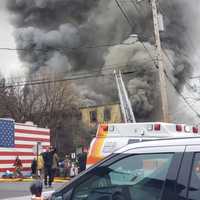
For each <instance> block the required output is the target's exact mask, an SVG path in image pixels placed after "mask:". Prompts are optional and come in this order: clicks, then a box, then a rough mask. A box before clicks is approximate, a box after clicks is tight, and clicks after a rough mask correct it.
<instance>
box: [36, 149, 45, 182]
mask: <svg viewBox="0 0 200 200" xmlns="http://www.w3.org/2000/svg"><path fill="white" fill-rule="evenodd" d="M37 170H38V175H39V177H40V178H41V179H43V178H44V159H43V153H41V154H40V155H39V156H38V160H37Z"/></svg>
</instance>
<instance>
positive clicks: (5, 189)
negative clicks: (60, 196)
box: [0, 182, 63, 200]
mask: <svg viewBox="0 0 200 200" xmlns="http://www.w3.org/2000/svg"><path fill="white" fill-rule="evenodd" d="M31 183H32V182H4V183H3V182H1V183H0V199H4V200H8V199H9V200H26V199H27V200H28V199H29V200H30V190H29V187H30V185H31ZM62 185H63V183H53V188H50V189H44V190H43V191H44V192H45V191H51V192H53V191H54V190H55V189H57V188H59V187H60V186H62Z"/></svg>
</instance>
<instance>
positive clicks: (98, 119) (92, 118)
mask: <svg viewBox="0 0 200 200" xmlns="http://www.w3.org/2000/svg"><path fill="white" fill-rule="evenodd" d="M80 111H81V118H82V121H83V123H84V124H85V125H86V126H88V127H89V128H95V127H96V126H97V125H98V124H99V123H121V122H122V116H121V110H120V104H119V103H113V104H106V105H97V106H89V107H81V108H80Z"/></svg>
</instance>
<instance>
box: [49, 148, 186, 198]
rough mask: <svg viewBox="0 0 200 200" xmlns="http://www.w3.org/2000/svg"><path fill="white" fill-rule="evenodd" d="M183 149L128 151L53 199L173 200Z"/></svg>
mask: <svg viewBox="0 0 200 200" xmlns="http://www.w3.org/2000/svg"><path fill="white" fill-rule="evenodd" d="M184 149H185V147H184V146H178V147H177V146H170V147H169V146H165V147H163V146H162V147H149V148H137V149H132V150H129V151H127V152H125V153H123V154H119V155H117V156H115V157H113V158H111V159H109V160H107V161H106V162H104V163H102V164H101V165H99V166H96V167H95V168H93V169H91V170H89V171H88V172H87V173H86V174H84V175H83V176H81V177H79V178H78V179H77V180H76V181H74V182H73V183H72V184H69V185H68V186H66V188H63V190H62V191H59V192H58V193H57V194H54V196H53V199H54V200H55V199H59V200H61V199H62V200H143V199H148V200H155V199H157V200H164V199H169V197H170V198H171V199H174V198H173V197H174V196H173V195H174V192H175V188H174V187H173V186H175V182H174V181H175V180H176V177H177V174H178V171H179V166H180V163H181V160H182V156H183V152H184ZM165 195H168V196H167V197H168V198H165V197H164V196H165Z"/></svg>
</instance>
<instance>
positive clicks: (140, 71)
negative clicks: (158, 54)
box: [7, 0, 198, 118]
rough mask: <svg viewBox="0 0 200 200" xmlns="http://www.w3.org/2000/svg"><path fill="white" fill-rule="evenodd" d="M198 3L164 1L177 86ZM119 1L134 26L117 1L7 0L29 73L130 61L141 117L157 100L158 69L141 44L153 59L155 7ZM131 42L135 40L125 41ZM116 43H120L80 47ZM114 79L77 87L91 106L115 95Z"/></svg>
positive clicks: (186, 63)
mask: <svg viewBox="0 0 200 200" xmlns="http://www.w3.org/2000/svg"><path fill="white" fill-rule="evenodd" d="M195 2H196V1H195V0H190V1H189V3H188V0H160V11H161V13H162V14H163V16H164V24H165V31H164V32H163V33H161V40H162V44H163V48H164V50H165V52H167V54H168V56H167V57H166V56H164V60H165V62H166V64H167V73H168V74H169V76H170V77H171V79H172V81H173V82H174V84H176V86H177V88H179V89H181V87H182V85H183V84H184V80H185V78H186V77H187V75H188V74H190V72H191V69H192V68H191V63H190V59H189V58H190V55H191V53H192V52H191V49H190V48H189V45H188V40H187V31H188V29H189V28H191V27H190V26H191V24H190V23H189V22H192V21H193V19H192V17H193V16H192V15H191V13H192V12H193V13H197V9H198V8H197V7H196V6H195ZM120 4H121V6H122V8H123V9H124V11H125V12H126V13H127V15H128V17H129V19H130V21H131V27H130V24H128V23H127V21H126V19H125V18H124V16H123V15H122V13H121V12H120V10H119V8H118V7H117V5H116V3H115V1H113V0H8V3H7V8H8V9H9V11H10V13H11V20H12V23H13V24H14V26H15V27H16V31H15V38H16V43H17V47H18V48H20V49H27V51H19V56H20V58H21V60H22V61H23V62H24V63H26V64H28V65H29V66H30V69H29V71H30V73H34V72H35V71H38V70H41V68H43V67H48V68H49V69H51V70H53V71H56V72H63V73H67V72H74V71H86V72H90V71H92V70H94V69H96V70H106V69H107V67H106V66H107V65H113V64H116V67H117V66H120V65H121V64H126V65H127V66H128V67H129V69H131V70H135V71H136V73H135V74H134V75H133V76H130V77H127V78H126V82H127V85H128V90H129V93H130V97H131V100H132V103H133V108H134V110H135V112H136V114H137V116H139V117H143V118H145V117H146V118H148V116H149V114H151V113H153V110H154V107H155V104H156V103H157V101H156V99H157V98H159V95H158V93H159V90H158V87H157V83H156V81H157V80H158V79H157V75H156V74H157V69H156V68H155V66H154V62H152V60H151V58H150V57H149V54H148V53H147V52H146V50H145V49H144V47H143V46H142V44H141V42H145V45H146V47H147V49H148V50H149V51H150V53H151V55H152V57H155V47H154V35H153V23H152V13H151V7H150V4H149V1H142V2H141V3H140V4H136V3H135V0H130V1H126V2H124V1H121V3H120ZM135 6H136V7H137V9H135ZM186 8H187V10H186ZM138 10H139V12H138ZM188 24H190V26H188ZM130 34H138V41H134V42H131V41H132V39H130V38H129V39H128V36H129V35H130ZM127 41H129V42H131V43H132V44H128V45H126V42H127ZM112 43H119V44H120V45H119V46H116V47H111V48H110V47H106V46H105V47H101V48H93V49H88V48H80V47H84V46H95V45H99V44H112ZM123 43H125V44H123ZM74 48H75V49H76V50H75V51H74ZM41 50H42V51H41ZM186 55H187V56H186ZM169 59H170V62H171V64H173V66H171V64H170V63H169ZM113 82H114V80H110V79H106V80H104V81H101V80H99V81H95V84H94V81H93V82H92V81H90V82H89V83H87V84H86V85H85V86H79V87H78V90H79V92H80V94H81V95H82V98H83V101H82V102H83V103H85V104H88V105H91V104H96V103H103V102H105V101H109V100H113V99H116V93H115V92H113V87H112V86H113ZM105 84H106V85H107V87H106V86H105ZM111 91H112V92H111ZM97 93H98V94H97ZM111 93H113V95H110V94H111Z"/></svg>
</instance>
